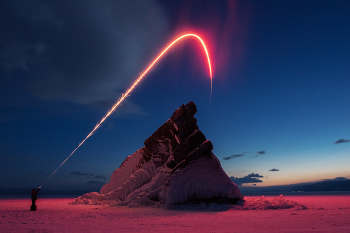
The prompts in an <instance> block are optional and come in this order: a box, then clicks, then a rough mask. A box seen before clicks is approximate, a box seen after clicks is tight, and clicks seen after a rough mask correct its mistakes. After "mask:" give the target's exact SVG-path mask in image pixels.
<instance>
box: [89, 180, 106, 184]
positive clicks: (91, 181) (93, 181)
mask: <svg viewBox="0 0 350 233" xmlns="http://www.w3.org/2000/svg"><path fill="white" fill-rule="evenodd" d="M85 184H86V185H105V184H106V183H104V182H102V181H97V180H90V181H88V182H86V183H85Z"/></svg>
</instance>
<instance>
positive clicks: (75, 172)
mask: <svg viewBox="0 0 350 233" xmlns="http://www.w3.org/2000/svg"><path fill="white" fill-rule="evenodd" d="M69 175H74V176H89V174H86V173H81V172H77V171H74V172H71V173H69Z"/></svg>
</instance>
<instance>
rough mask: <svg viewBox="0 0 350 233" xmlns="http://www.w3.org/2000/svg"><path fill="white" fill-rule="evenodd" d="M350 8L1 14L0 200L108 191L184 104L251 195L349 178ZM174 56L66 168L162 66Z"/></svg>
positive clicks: (60, 8) (100, 5) (126, 7)
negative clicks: (35, 193) (116, 174)
mask: <svg viewBox="0 0 350 233" xmlns="http://www.w3.org/2000/svg"><path fill="white" fill-rule="evenodd" d="M349 12H350V2H349V1H345V0H344V1H319V0H315V1H312V0H310V1H299V0H297V1H295V0H293V1H292V0H286V1H278V0H276V1H272V0H266V1H258V0H245V1H234V0H232V1H231V0H228V1H224V0H222V1H221V0H220V1H216V0H215V1H214V0H208V1H205V0H201V1H199V0H198V1H196V0H190V1H188V0H180V1H175V0H174V1H161V0H147V1H146V0H129V1H112V0H103V1H92V0H88V1H85V0H77V1H73V2H72V1H67V0H62V1H56V2H53V1H44V0H33V1H30V2H28V1H26V0H15V1H9V0H8V1H7V0H5V1H1V2H0V34H1V36H0V129H1V130H0V161H1V162H0V188H32V187H38V186H40V185H43V188H46V189H98V188H99V187H101V185H102V184H103V183H106V182H108V181H109V179H110V175H111V174H112V173H113V171H114V170H115V169H117V168H118V167H119V166H120V164H121V163H122V162H123V161H124V159H125V158H126V157H127V156H129V155H131V154H132V153H134V152H135V151H136V150H138V149H139V148H141V147H143V146H144V144H143V142H144V141H145V140H146V139H147V138H148V137H149V136H150V135H151V134H152V133H153V132H154V131H155V130H156V129H157V128H158V127H159V126H161V125H162V124H163V123H164V122H165V121H166V120H167V119H169V118H170V116H171V115H172V113H173V112H174V111H175V110H176V109H177V108H179V107H180V106H181V105H182V104H186V103H188V102H189V101H193V102H194V103H195V104H196V105H197V114H196V115H195V117H196V119H197V124H198V126H199V129H200V130H201V131H202V132H203V133H204V134H205V135H206V137H207V139H209V140H211V141H212V143H213V146H214V149H213V153H214V154H215V155H216V156H217V157H218V158H219V160H220V162H221V165H222V167H223V169H224V170H225V172H226V173H227V174H228V176H230V177H231V178H232V179H233V180H236V181H237V182H239V183H241V184H242V185H243V186H272V185H287V184H295V183H304V182H315V181H320V180H324V179H334V178H336V177H345V178H350V170H349V168H348V164H350V141H349V139H350V124H349V119H350V107H349V106H350V91H349V88H350V78H349V77H350V56H349V54H350V44H349V41H350V31H349V26H350V14H349ZM185 33H197V34H198V35H200V36H201V37H202V38H203V40H204V41H205V42H206V44H207V45H208V49H209V54H210V56H211V59H212V63H213V91H212V98H211V99H210V77H209V75H208V68H207V63H206V58H205V56H204V53H203V50H202V48H201V47H200V45H199V43H198V42H197V41H196V40H194V39H190V38H188V39H185V40H182V41H181V42H179V43H178V44H176V46H174V47H173V48H172V49H171V50H170V51H169V52H168V53H167V54H166V55H165V56H164V57H163V58H162V59H161V60H160V61H159V62H158V63H157V64H156V66H155V67H154V68H153V69H152V70H151V71H150V72H149V73H148V74H147V75H146V76H145V77H144V79H143V80H142V81H141V82H140V83H139V85H138V86H137V87H136V88H135V89H134V91H133V92H132V93H130V96H129V97H128V98H126V100H125V101H124V102H123V103H122V106H120V107H118V108H117V110H116V111H115V112H114V113H113V114H112V115H111V116H110V117H109V118H108V119H107V120H106V121H105V122H104V123H103V124H102V126H101V128H100V129H98V130H97V131H96V132H95V134H94V135H92V136H91V137H90V138H89V139H88V140H87V141H86V142H85V143H84V144H83V145H82V146H81V147H80V148H79V149H78V150H77V151H76V152H75V153H74V155H73V156H72V157H71V158H70V159H69V160H67V162H66V163H65V164H64V165H63V166H62V167H61V168H60V169H59V170H58V171H57V172H56V173H55V174H54V175H53V176H52V177H51V178H50V179H48V178H49V177H50V175H51V174H52V172H53V171H54V170H55V169H56V168H57V167H58V166H59V165H60V164H61V163H62V162H63V161H64V160H65V159H66V158H67V157H68V156H69V155H70V153H71V152H72V151H73V150H74V149H75V148H76V147H77V146H78V144H79V143H80V142H81V141H82V140H83V139H84V138H85V137H86V136H87V135H88V134H89V133H90V131H91V130H92V129H93V128H94V126H95V125H96V123H97V122H99V121H100V119H101V118H102V117H103V116H104V115H105V113H106V112H107V111H108V110H109V109H110V108H111V107H112V105H113V104H114V103H115V102H116V101H117V100H118V99H119V98H120V96H121V95H122V93H123V92H125V91H126V90H127V89H128V88H129V86H130V85H131V84H132V83H133V82H134V81H135V80H136V78H137V77H138V76H139V74H140V73H141V72H142V71H144V70H145V69H146V67H147V66H148V65H149V64H150V63H151V61H152V60H153V59H154V58H155V57H156V55H157V54H158V53H159V52H160V51H161V50H162V49H163V48H164V47H165V46H166V45H167V44H168V43H169V42H171V41H172V40H173V39H175V38H176V37H177V36H180V35H182V34H185Z"/></svg>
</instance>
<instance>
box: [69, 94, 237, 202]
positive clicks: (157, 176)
mask: <svg viewBox="0 0 350 233" xmlns="http://www.w3.org/2000/svg"><path fill="white" fill-rule="evenodd" d="M196 112H197V109H196V105H195V104H194V103H193V102H192V101H191V102H189V103H188V104H186V105H182V106H181V107H180V108H178V109H177V110H176V111H175V112H174V114H173V115H172V116H171V117H170V119H169V120H167V121H166V122H165V123H164V124H163V125H162V126H161V127H159V128H158V129H157V131H155V132H154V133H153V134H152V135H151V136H150V137H149V138H148V139H146V141H145V142H144V144H145V146H144V147H142V148H141V149H139V150H137V151H136V152H135V153H134V154H132V155H130V156H128V157H127V158H126V159H125V160H124V162H123V163H122V164H121V165H120V167H119V168H118V169H116V170H115V171H114V172H113V174H112V176H111V181H110V182H109V183H107V184H105V185H104V186H103V187H102V188H101V191H100V194H99V193H88V194H85V195H83V196H81V197H79V198H77V199H75V200H74V201H73V204H103V203H114V204H115V205H131V206H135V205H136V206H139V205H161V204H165V205H166V206H170V205H173V204H181V203H188V202H199V201H207V202H221V203H231V204H234V203H236V202H237V201H238V200H241V199H243V197H242V196H241V193H240V191H239V189H238V187H237V185H236V184H234V183H233V182H232V181H231V179H230V178H229V177H228V176H227V174H226V173H225V172H224V170H223V169H222V167H221V164H220V161H219V160H218V159H217V158H216V156H215V155H214V154H213V153H212V149H213V145H212V143H211V141H209V140H207V139H206V137H205V136H204V134H203V133H202V132H201V131H200V130H199V128H198V126H197V120H196V118H194V115H195V114H196Z"/></svg>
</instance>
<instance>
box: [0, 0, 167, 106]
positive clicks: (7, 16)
mask: <svg viewBox="0 0 350 233" xmlns="http://www.w3.org/2000/svg"><path fill="white" fill-rule="evenodd" d="M0 9H1V10H0V11H1V18H2V19H1V21H0V30H1V33H2V35H4V36H2V37H1V38H0V69H3V70H4V71H6V72H4V73H5V74H7V75H8V76H6V77H4V80H6V79H9V78H10V77H11V78H16V77H15V76H13V75H12V76H11V74H13V73H15V72H17V73H18V72H19V71H20V72H22V73H23V74H25V75H23V76H21V77H18V78H17V79H18V80H17V81H18V82H17V85H18V87H23V88H25V89H26V90H28V91H29V92H30V93H31V94H33V95H35V96H37V97H39V98H40V99H44V100H64V101H68V102H73V103H78V104H86V105H99V104H102V105H108V106H109V107H110V105H111V104H112V103H114V102H115V101H116V99H118V97H120V94H121V92H124V91H125V89H126V88H127V87H128V85H130V84H131V83H132V81H133V80H135V79H136V78H137V76H138V75H139V74H140V72H142V71H143V70H144V69H145V65H148V63H149V59H150V58H153V57H154V56H155V52H158V50H159V45H163V43H162V42H163V41H164V36H165V35H166V33H167V18H166V15H165V12H164V11H163V9H162V7H161V6H160V5H159V3H157V1H155V0H149V1H144V0H129V1H123V0H116V1H114V0H106V1H85V0H76V1H68V0H62V1H60V3H59V4H58V3H57V2H52V1H43V0H33V1H26V0H17V1H1V3H0ZM13 28H16V30H13ZM161 47H162V46H161ZM5 84H6V83H5V82H4V83H1V81H0V86H2V88H0V89H1V91H2V90H6V86H5Z"/></svg>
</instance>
